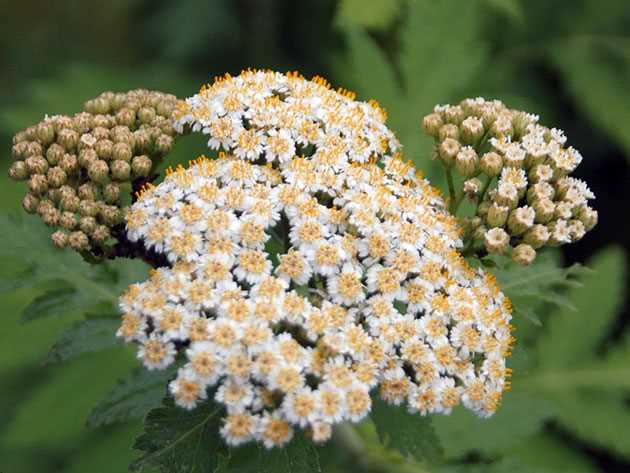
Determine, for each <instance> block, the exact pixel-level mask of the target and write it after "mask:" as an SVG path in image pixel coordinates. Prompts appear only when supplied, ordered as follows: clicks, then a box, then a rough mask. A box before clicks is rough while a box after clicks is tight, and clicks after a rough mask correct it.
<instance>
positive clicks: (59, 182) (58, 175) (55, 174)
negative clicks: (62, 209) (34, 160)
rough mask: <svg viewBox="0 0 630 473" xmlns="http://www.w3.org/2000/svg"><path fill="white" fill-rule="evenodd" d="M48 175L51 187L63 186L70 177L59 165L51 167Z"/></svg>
mask: <svg viewBox="0 0 630 473" xmlns="http://www.w3.org/2000/svg"><path fill="white" fill-rule="evenodd" d="M46 177H47V179H48V184H49V185H50V186H51V187H61V186H63V185H64V184H65V183H66V180H67V179H68V175H67V174H66V171H64V170H63V169H61V168H60V167H59V166H55V167H53V168H50V169H49V170H48V173H47V174H46Z"/></svg>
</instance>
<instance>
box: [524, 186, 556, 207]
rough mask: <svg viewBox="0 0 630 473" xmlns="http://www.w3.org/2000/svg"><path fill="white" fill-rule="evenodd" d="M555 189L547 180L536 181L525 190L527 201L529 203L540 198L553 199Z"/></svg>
mask: <svg viewBox="0 0 630 473" xmlns="http://www.w3.org/2000/svg"><path fill="white" fill-rule="evenodd" d="M554 195H555V190H554V188H553V186H552V185H551V184H549V183H548V182H544V181H541V182H537V183H536V184H534V185H533V186H531V187H530V188H529V189H528V190H527V202H529V203H530V204H532V203H534V202H536V201H537V200H541V199H549V200H551V199H553V197H554Z"/></svg>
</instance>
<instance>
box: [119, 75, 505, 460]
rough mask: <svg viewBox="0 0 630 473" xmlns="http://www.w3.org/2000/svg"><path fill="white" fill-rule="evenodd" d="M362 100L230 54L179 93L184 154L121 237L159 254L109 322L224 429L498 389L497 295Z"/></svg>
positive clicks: (336, 419)
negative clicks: (196, 140)
mask: <svg viewBox="0 0 630 473" xmlns="http://www.w3.org/2000/svg"><path fill="white" fill-rule="evenodd" d="M384 120H385V114H384V112H383V111H382V110H381V109H380V108H379V107H378V106H377V105H376V104H367V103H362V102H357V101H354V100H353V97H352V96H351V95H350V94H349V93H348V92H345V91H333V90H331V89H330V88H329V86H328V84H327V83H326V82H325V81H323V80H322V79H315V80H313V81H307V80H305V79H304V78H302V77H301V76H298V75H296V74H287V75H282V74H278V73H273V72H261V71H247V72H244V73H242V74H241V75H240V76H238V77H235V78H231V77H226V78H222V79H220V80H217V81H216V82H215V83H214V84H213V85H212V86H209V87H204V88H203V89H202V90H201V92H200V93H199V94H198V95H196V96H194V97H192V98H190V99H188V100H187V101H186V102H185V103H181V104H180V106H179V107H178V111H177V112H176V114H175V126H176V128H177V129H178V130H183V129H184V128H186V127H188V128H191V129H193V130H197V131H202V132H203V133H206V134H207V135H209V137H210V139H209V142H208V144H209V146H210V147H211V148H214V149H217V150H220V151H219V156H218V158H216V159H208V158H205V157H201V158H200V159H198V160H196V161H194V162H192V163H191V165H190V167H189V168H188V169H184V168H183V167H178V168H177V169H176V170H171V171H169V173H168V176H167V177H166V178H165V179H164V181H163V182H162V183H161V184H159V185H158V186H156V187H149V188H146V189H145V190H144V192H143V193H142V194H141V196H140V198H139V200H138V201H137V202H136V203H135V204H134V205H133V206H132V207H131V209H130V212H129V213H128V215H127V224H126V226H127V232H128V237H129V239H130V240H132V241H136V242H139V243H142V244H143V245H145V246H146V247H147V248H150V249H153V250H154V251H156V252H158V253H162V254H164V255H166V258H167V261H168V264H167V265H166V266H164V267H161V268H158V269H156V270H154V271H153V272H152V274H151V277H150V278H149V279H148V280H147V281H146V282H143V283H139V284H134V285H132V286H130V287H129V289H128V290H127V292H126V293H125V294H124V295H123V296H122V297H121V299H120V307H121V309H122V311H123V313H124V315H123V323H122V326H121V327H120V329H119V331H118V335H119V336H120V337H122V338H124V339H125V340H127V341H130V342H135V343H137V344H138V345H139V351H138V356H139V358H140V359H142V361H143V363H144V364H145V366H146V367H147V368H148V369H163V368H165V367H167V366H168V365H170V364H172V363H174V362H175V359H176V357H177V356H178V354H179V355H180V356H181V357H182V359H183V365H182V366H181V367H180V368H179V371H178V375H177V377H176V378H175V379H174V380H173V381H172V382H171V383H170V385H169V388H170V392H171V393H172V395H173V396H174V398H175V401H176V403H177V404H178V405H180V406H182V407H183V408H186V409H192V408H194V407H195V406H196V405H197V404H198V403H199V402H201V401H203V400H204V399H206V398H207V397H208V396H213V397H214V399H215V400H216V401H217V402H219V403H221V404H223V405H224V406H225V410H226V417H225V419H224V425H223V427H222V429H221V434H222V435H223V437H224V438H225V439H226V441H227V442H228V443H229V444H232V445H238V444H241V443H243V442H247V441H251V440H255V441H258V442H261V443H263V444H264V445H265V446H267V447H274V446H281V445H283V444H285V443H286V442H288V441H289V440H290V439H291V437H292V433H293V430H294V429H295V428H303V429H305V430H307V432H309V434H310V435H311V437H312V438H313V440H314V441H318V442H323V441H326V440H328V438H329V437H330V435H331V428H332V426H333V425H334V424H337V423H340V422H346V421H347V422H358V421H360V420H361V419H362V418H364V417H365V416H366V415H367V414H368V413H369V412H370V409H371V397H370V393H371V391H373V390H374V391H377V392H378V394H379V395H380V397H381V398H382V399H384V400H385V401H387V402H389V403H391V404H395V405H404V406H406V408H407V409H408V410H409V411H410V412H418V413H420V414H421V415H426V414H430V413H448V412H450V411H451V409H452V408H453V407H455V406H456V405H458V404H463V405H464V406H465V407H467V408H469V409H471V410H472V411H474V412H475V413H477V414H478V415H480V416H489V415H491V414H492V413H493V412H495V410H496V409H497V407H498V404H499V401H500V399H501V395H502V392H503V391H504V390H505V389H506V387H507V384H508V381H507V378H509V369H507V368H506V366H505V359H506V357H507V356H508V354H509V352H510V346H511V343H512V340H513V339H512V337H511V335H510V324H509V322H510V318H511V316H510V311H511V307H510V303H509V300H508V299H507V298H506V297H505V296H504V295H503V294H502V293H501V291H500V290H499V288H498V286H497V284H496V281H495V280H494V278H493V277H492V276H491V275H489V274H486V273H484V272H483V270H482V269H473V268H471V267H470V266H469V265H468V264H467V263H466V262H465V260H464V259H463V258H462V257H461V256H460V254H459V252H458V249H460V248H461V246H462V241H461V238H460V237H461V232H460V229H459V228H458V226H457V225H456V222H455V219H454V217H452V216H451V215H450V214H449V213H448V212H447V210H446V208H445V205H444V201H443V200H442V198H441V197H440V195H439V193H438V192H437V191H436V190H435V189H433V188H432V187H431V186H430V185H429V183H428V182H427V181H426V180H424V179H423V178H422V177H421V176H420V175H417V174H416V172H415V170H414V169H413V168H412V167H411V166H410V165H409V163H405V162H403V161H402V160H401V158H400V155H399V154H398V148H399V145H398V142H397V141H396V139H395V137H394V135H393V134H392V133H391V131H389V130H388V129H387V127H386V126H385V124H384Z"/></svg>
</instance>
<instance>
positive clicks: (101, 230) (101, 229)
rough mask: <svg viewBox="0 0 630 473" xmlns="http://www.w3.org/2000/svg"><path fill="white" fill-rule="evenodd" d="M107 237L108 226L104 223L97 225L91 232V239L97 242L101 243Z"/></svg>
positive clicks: (108, 232)
mask: <svg viewBox="0 0 630 473" xmlns="http://www.w3.org/2000/svg"><path fill="white" fill-rule="evenodd" d="M109 237H110V231H109V228H107V227H106V226H105V225H97V226H96V228H95V229H94V232H93V233H92V240H94V241H95V242H97V243H103V242H104V241H105V240H107V239H108V238H109Z"/></svg>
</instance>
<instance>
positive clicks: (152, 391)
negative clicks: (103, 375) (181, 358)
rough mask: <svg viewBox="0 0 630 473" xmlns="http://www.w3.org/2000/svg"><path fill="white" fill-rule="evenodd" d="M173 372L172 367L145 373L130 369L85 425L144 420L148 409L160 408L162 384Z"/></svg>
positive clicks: (142, 369) (144, 371)
mask: <svg viewBox="0 0 630 473" xmlns="http://www.w3.org/2000/svg"><path fill="white" fill-rule="evenodd" d="M175 371H176V369H175V368H174V367H171V368H168V369H166V370H164V371H148V370H146V369H145V368H144V367H139V368H136V369H134V370H132V371H131V372H130V373H129V374H128V375H127V376H125V377H124V378H122V379H120V380H119V381H118V384H117V385H116V387H115V388H114V389H113V390H112V391H111V392H110V393H109V394H108V395H107V397H106V398H104V399H103V400H101V401H100V402H99V403H98V404H97V406H96V407H95V408H94V409H93V410H92V412H91V413H90V417H89V418H88V421H87V422H88V426H90V427H98V426H102V425H108V424H113V423H117V422H127V421H129V420H131V419H137V418H142V417H144V416H145V415H146V413H147V412H149V411H150V410H151V409H154V408H157V407H159V406H160V404H161V402H162V399H163V397H164V394H165V390H166V385H167V383H168V381H169V380H170V379H171V378H172V377H173V376H174V375H175Z"/></svg>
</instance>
